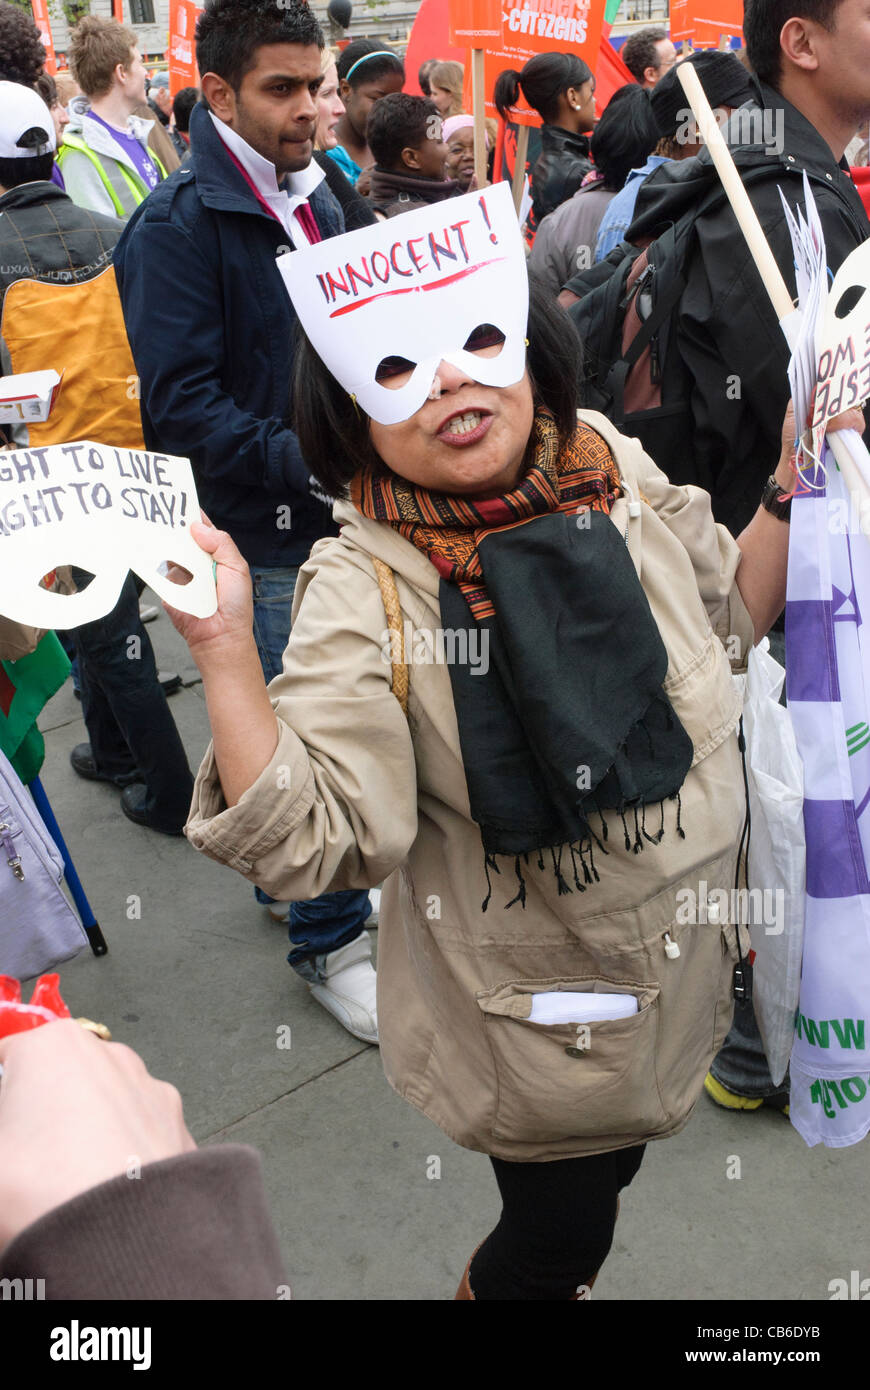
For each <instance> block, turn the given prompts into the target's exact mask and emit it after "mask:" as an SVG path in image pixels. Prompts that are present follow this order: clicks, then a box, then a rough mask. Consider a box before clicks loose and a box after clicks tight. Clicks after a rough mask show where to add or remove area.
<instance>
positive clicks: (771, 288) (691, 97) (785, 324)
mask: <svg viewBox="0 0 870 1390" xmlns="http://www.w3.org/2000/svg"><path fill="white" fill-rule="evenodd" d="M677 77H678V78H679V81H680V83H681V84H682V88H683V91H684V92H685V93H686V98H687V100H688V102H689V105H690V106H691V108H692V111H693V113H694V116H695V120H696V121H697V122H698V128H699V130H700V131H701V134H702V136H703V138H704V143H705V145H706V146H707V148H708V150H709V151H710V158H711V159H712V161H713V163H714V164H715V166H716V172H717V173H718V175H719V177H720V179H721V180H722V185H723V187H724V189H725V192H726V193H727V195H728V201H729V203H730V204H731V207H732V209H733V212H734V216H735V217H736V218H737V223H738V226H739V227H740V230H741V232H742V233H743V236H744V238H745V240H746V244H747V246H748V247H749V250H750V253H751V255H752V259H753V260H754V261H755V265H756V267H757V269H758V273H759V275H760V276H761V279H762V281H763V283H764V288H765V289H766V290H767V293H768V295H769V296H770V302H771V304H772V305H773V311H774V313H775V314H776V317H777V318H778V319H779V326H780V328H781V329H782V331H783V334H784V336H785V340H786V342H787V343H788V345H789V347H790V348H792V350H793V349H794V345H795V343H796V342H797V335H798V330H799V328H800V318H801V314H800V310H799V309H796V308H795V306H794V304H793V303H792V298H791V295H790V294H789V291H788V286H787V285H786V283H785V280H784V279H783V277H782V274H781V272H780V269H779V266H778V265H777V263H776V260H775V258H774V255H773V252H772V251H771V249H770V245H769V243H768V240H767V237H766V236H765V235H764V232H763V231H762V230H761V223H760V222H759V220H758V215H757V213H756V211H755V208H754V207H753V206H752V203H751V202H750V201H749V194H748V193H747V192H746V189H745V188H744V187H743V184H742V182H741V180H740V175H739V174H738V172H737V167H736V165H735V163H734V160H733V159H732V158H731V151H730V150H729V148H728V146H727V145H726V143H725V139H724V137H723V135H722V132H721V130H720V129H719V126H718V124H717V122H716V117H715V116H714V115H713V112H712V109H711V107H710V103H709V101H708V100H707V98H706V96H705V94H704V89H703V87H702V86H701V83H700V81H699V79H698V74H697V72H696V71H695V69H694V68H693V67H692V64H691V63H680V64H679V65H678V66H677ZM747 349H748V350H749V351H751V345H749V344H747ZM802 423H803V422H802ZM826 438H827V442H828V446H829V448H830V450H831V453H832V454H833V455H834V458H835V460H836V462H837V466H838V467H839V469H840V472H841V473H842V475H843V479H844V481H845V483H846V488H847V490H848V491H849V492H850V493H857V494H858V496H859V497H861V498H867V499H868V501H870V488H868V486H867V484H866V483H865V482H864V479H863V477H862V476H861V474H860V473H859V471H858V469H857V468H856V467H855V464H854V463H853V462H852V458H851V456H850V454H849V451H848V449H847V448H846V445H845V444H844V443H843V441H842V440H841V439H840V438H839V437H838V432H837V431H836V430H833V431H832V432H831V434H830V435H828V436H826ZM868 510H870V509H868V508H867V507H859V508H858V514H859V519H860V525H861V530H862V531H863V532H864V534H865V536H870V516H868V515H867V512H868Z"/></svg>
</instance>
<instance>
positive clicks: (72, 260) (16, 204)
mask: <svg viewBox="0 0 870 1390" xmlns="http://www.w3.org/2000/svg"><path fill="white" fill-rule="evenodd" d="M123 230H124V227H123V223H121V222H119V221H118V219H117V217H104V216H103V215H102V214H101V213H98V212H91V211H90V210H89V209H88V208H80V207H77V205H76V204H75V203H74V202H73V201H72V199H71V198H69V197H68V196H67V194H66V193H64V191H63V189H61V188H58V186H57V184H56V183H50V182H49V181H48V180H45V181H44V182H39V183H24V184H21V186H20V187H19V188H10V189H9V192H8V193H4V194H3V196H2V198H0V303H2V300H3V298H4V297H5V294H6V291H7V290H8V289H9V286H10V285H14V283H15V281H16V280H46V281H49V282H50V283H51V284H57V285H77V284H80V283H81V282H82V281H83V280H91V279H92V278H93V277H94V276H95V275H99V274H100V272H101V271H103V270H105V268H106V266H107V265H109V264H110V263H111V260H112V250H113V248H114V246H115V243H116V242H117V240H118V238H119V236H120V235H121V233H122V231H123Z"/></svg>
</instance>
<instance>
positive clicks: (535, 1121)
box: [186, 412, 753, 1161]
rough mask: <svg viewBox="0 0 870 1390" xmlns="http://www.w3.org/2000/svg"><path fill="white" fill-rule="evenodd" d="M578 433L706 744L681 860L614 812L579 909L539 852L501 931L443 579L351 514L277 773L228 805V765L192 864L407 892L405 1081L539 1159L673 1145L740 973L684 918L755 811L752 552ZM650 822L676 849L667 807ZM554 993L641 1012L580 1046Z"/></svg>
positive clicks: (392, 912)
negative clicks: (747, 797)
mask: <svg viewBox="0 0 870 1390" xmlns="http://www.w3.org/2000/svg"><path fill="white" fill-rule="evenodd" d="M580 418H581V420H582V421H583V422H585V423H586V424H587V425H589V426H590V427H591V428H593V429H595V430H596V431H598V432H599V433H600V434H601V435H602V436H603V437H604V439H605V440H606V441H607V442H608V444H609V446H610V448H611V450H612V453H613V455H614V458H615V459H616V462H617V464H618V467H619V469H620V472H621V474H622V477H623V480H624V483H625V485H626V494H627V495H626V496H625V497H622V498H620V499H619V500H618V501H617V502H616V504H615V506H614V508H613V512H612V514H611V519H612V522H613V525H614V526H616V527H617V528H618V530H619V531H620V533H621V534H622V535H623V536H624V537H625V539H626V544H627V545H628V549H629V552H630V554H631V557H632V560H633V561H634V564H635V566H636V568H637V571H638V574H639V576H640V579H641V582H642V584H643V587H644V590H645V592H646V595H647V598H648V600H649V603H650V606H651V608H652V612H653V615H654V617H655V619H656V622H657V623H658V626H659V630H660V632H661V635H662V638H663V639H664V642H665V646H666V648H667V651H668V654H669V669H668V675H667V681H666V689H667V693H668V695H669V697H670V699H671V701H672V704H673V706H674V709H675V710H676V712H677V714H678V716H679V718H680V720H681V721H682V723H683V726H684V727H685V729H686V731H687V732H688V733H689V735H690V737H691V738H692V741H693V744H694V748H695V757H694V763H693V766H692V769H691V771H690V772H689V775H688V777H687V779H686V782H685V784H684V786H683V789H682V794H681V795H682V824H683V827H684V830H685V839H681V838H680V837H679V836H678V835H677V833H676V826H675V821H676V805H675V803H672V802H666V803H665V812H664V826H665V835H664V838H663V839H662V841H661V843H660V844H659V845H658V846H655V847H654V846H652V845H650V844H648V843H645V847H644V851H643V853H640V854H635V853H633V852H632V851H631V850H628V851H627V850H626V848H625V837H624V833H623V828H622V824H621V822H620V819H619V817H618V816H617V814H616V813H615V812H613V813H608V814H607V821H608V826H609V836H608V840H607V844H606V848H607V850H608V851H609V852H608V854H607V856H606V857H604V856H602V855H601V854H599V853H598V852H597V851H596V859H595V862H596V868H597V869H598V872H599V874H600V882H598V883H595V884H593V885H591V886H589V887H588V888H587V889H586V891H584V892H582V893H581V892H578V891H576V889H574V891H572V892H571V893H570V894H563V895H561V896H560V895H559V894H558V893H557V886H556V882H555V880H554V876H553V872H552V868H551V865H550V864H549V862H546V857H545V862H546V868H545V869H544V870H543V871H541V870H540V869H539V868H538V867H537V857H536V856H535V855H530V856H529V862H528V865H527V866H525V867H524V869H523V873H524V876H525V879H526V883H527V889H528V896H527V901H526V906H525V909H523V908H522V907H521V906H520V905H519V904H516V905H515V906H513V907H511V908H510V909H508V910H506V909H505V904H506V903H507V902H508V901H509V899H510V898H511V897H513V896H514V893H515V891H516V881H515V878H514V874H513V870H512V866H511V863H510V861H509V860H508V861H504V864H503V872H502V873H501V874H499V875H494V876H493V894H492V898H491V901H490V904H489V907H488V909H487V911H486V913H482V912H481V903H482V901H483V899H484V897H485V895H486V880H485V876H484V857H483V851H482V847H481V840H480V834H479V831H478V829H477V827H476V825H475V823H474V822H473V821H472V820H471V817H470V814H469V804H468V793H467V788H466V782H465V776H464V773H463V767H462V762H461V759H460V751H459V737H458V730H457V723H456V715H455V712H454V706H453V699H452V694H451V686H450V674H449V671H448V669H447V667H446V665H445V664H444V662H443V660H442V661H439V660H438V659H437V653H438V651H439V644H438V643H437V641H436V640H435V637H434V634H435V632H436V630H437V629H438V628H439V626H440V612H439V603H438V585H439V578H438V574H437V572H436V570H435V568H434V567H433V565H432V564H431V563H430V562H429V560H428V559H427V558H426V556H425V555H423V554H422V553H421V552H420V551H418V550H417V549H416V548H415V547H414V546H413V545H411V544H410V543H409V542H408V541H406V540H405V539H403V538H402V537H401V536H399V535H398V534H397V533H396V532H395V531H394V530H393V529H391V528H390V527H389V526H386V525H382V524H380V523H378V522H374V521H371V520H368V519H367V518H365V517H363V516H361V515H359V513H357V512H356V511H355V509H354V508H353V507H352V506H351V505H350V504H349V503H346V502H340V503H338V504H336V512H335V514H336V517H337V519H338V521H339V522H340V523H341V524H342V532H341V535H340V536H339V537H338V538H336V539H328V540H323V541H320V542H318V543H317V544H316V545H315V546H314V549H313V550H312V553H311V557H310V559H309V560H308V562H307V563H306V564H305V565H304V566H303V567H302V569H301V571H300V575H299V581H298V585H297V588H296V596H295V601H294V606H293V631H292V634H291V637H290V642H289V645H288V647H287V650H286V652H285V655H284V671H283V674H282V675H281V676H279V677H278V678H277V679H276V680H274V681H273V682H272V684H271V686H270V695H271V697H272V704H273V706H274V709H275V714H276V717H277V719H278V726H279V731H280V738H279V742H278V747H277V749H276V751H275V755H274V757H273V758H272V761H271V763H270V764H269V765H268V767H266V768H265V769H264V771H263V773H262V774H261V776H260V777H259V778H258V779H257V781H256V782H255V783H254V785H253V786H252V787H251V788H250V789H249V790H248V791H247V792H246V793H245V795H244V796H243V797H242V799H241V801H240V802H239V803H238V805H236V806H234V807H232V808H229V809H228V808H227V807H226V804H225V802H224V799H223V796H222V792H221V787H220V783H219V781H218V777H217V773H216V768H215V763H214V759H213V755H212V751H211V749H209V751H208V753H207V754H206V757H205V759H204V761H203V764H202V766H201V768H200V770H199V775H198V777H197V779H196V786H195V790H194V799H193V805H192V809H191V815H190V819H189V821H188V824H187V827H186V834H187V836H188V839H189V840H190V841H191V843H192V844H193V845H194V846H195V847H196V848H197V849H199V850H201V851H202V852H203V853H205V854H208V855H209V856H211V857H212V858H213V859H216V860H218V861H219V862H220V863H222V864H227V865H229V866H230V867H231V868H233V869H235V870H237V872H239V873H241V874H243V875H244V876H245V877H246V878H248V879H250V880H251V881H252V882H254V883H257V884H259V885H260V886H261V887H262V888H264V889H266V890H267V891H268V892H270V893H272V894H273V895H274V896H275V897H277V898H282V899H285V898H286V899H304V898H312V897H316V896H317V895H318V894H319V893H323V892H325V891H326V890H327V889H332V890H335V889H340V888H363V887H371V886H374V885H376V884H379V883H381V882H382V881H383V880H385V879H386V880H387V882H386V886H385V891H384V895H383V899H382V905H381V913H380V932H379V946H378V1013H379V1027H380V1036H381V1052H382V1057H383V1062H384V1068H385V1071H386V1074H387V1078H388V1080H389V1081H390V1083H391V1085H392V1086H393V1087H394V1088H395V1089H396V1090H397V1091H398V1092H399V1094H401V1095H403V1096H405V1098H406V1099H407V1100H409V1101H410V1102H411V1104H412V1105H415V1106H417V1107H418V1108H419V1109H420V1110H422V1111H423V1112H424V1113H425V1114H426V1115H428V1116H430V1117H431V1119H433V1120H434V1121H435V1122H436V1124H438V1125H440V1126H441V1128H442V1129H443V1130H444V1131H445V1132H446V1133H447V1134H448V1135H449V1136H450V1137H451V1138H452V1139H454V1140H455V1141H456V1142H457V1143H458V1144H462V1145H464V1146H466V1147H468V1148H471V1149H478V1150H481V1151H483V1152H485V1153H489V1154H494V1155H496V1156H499V1157H502V1158H505V1159H514V1160H523V1161H537V1160H547V1159H555V1158H567V1157H580V1156H583V1155H587V1154H594V1153H600V1152H604V1151H607V1150H611V1149H618V1148H623V1147H626V1146H629V1145H633V1144H638V1143H641V1142H643V1141H645V1140H649V1139H656V1138H663V1137H665V1136H667V1135H670V1134H674V1133H676V1131H677V1130H679V1129H680V1128H681V1127H682V1126H683V1125H684V1124H685V1123H686V1121H687V1119H688V1117H689V1115H690V1113H691V1111H692V1108H693V1106H694V1105H695V1102H696V1100H697V1098H698V1095H699V1093H700V1090H701V1086H702V1082H703V1078H704V1075H705V1073H706V1071H707V1068H708V1066H709V1063H710V1061H711V1059H712V1057H713V1056H714V1054H715V1053H716V1051H717V1050H718V1048H719V1046H720V1044H721V1042H722V1040H723V1038H724V1037H725V1034H726V1032H727V1030H728V1027H729V1026H730V1021H731V1012H732V1001H731V980H732V971H733V966H734V963H735V960H736V958H737V952H736V929H735V927H734V926H733V925H731V924H730V923H728V922H715V923H714V922H711V921H710V920H709V918H708V917H707V915H706V914H705V913H704V912H703V911H702V910H699V911H698V912H697V913H696V914H694V916H695V917H696V918H697V920H693V921H689V922H688V923H687V922H686V920H685V919H686V916H687V913H686V911H685V904H686V902H687V901H690V900H688V899H687V898H686V896H685V894H684V895H683V897H682V898H681V899H679V900H678V898H677V894H678V892H679V891H680V890H681V889H689V890H691V891H692V892H693V893H694V894H695V895H696V896H697V897H698V898H699V902H700V901H702V900H703V896H704V893H705V886H706V890H707V891H710V890H712V889H714V888H726V889H727V888H730V887H731V886H732V885H733V882H734V867H735V859H736V849H737V842H738V838H739V834H740V829H741V826H742V821H743V814H744V798H743V788H742V776H741V766H740V755H739V751H738V747H737V738H736V735H735V728H736V725H737V723H738V720H739V716H740V697H739V695H738V693H737V690H736V687H735V683H734V681H733V680H732V675H731V666H732V665H734V667H735V669H738V668H740V667H741V666H742V665H743V664H744V663H745V657H746V654H747V653H748V651H749V648H750V645H751V643H752V641H753V628H752V622H751V620H750V617H749V614H748V613H747V611H746V608H745V606H744V604H743V602H742V600H741V598H740V595H739V593H738V590H737V588H736V585H735V573H736V570H737V566H738V563H739V560H740V551H739V550H738V548H737V545H736V544H735V542H734V540H733V539H732V538H731V537H730V535H729V534H728V533H727V531H725V530H724V528H722V527H720V526H717V525H715V524H714V521H713V518H712V514H711V511H710V501H709V498H708V496H707V494H706V493H704V492H702V491H700V490H699V489H697V488H692V487H674V486H672V485H671V484H670V483H669V482H668V480H667V478H666V477H665V475H664V474H663V473H661V472H660V471H659V470H658V469H657V468H656V466H655V465H654V464H653V462H652V461H651V459H649V458H648V457H647V456H646V455H645V454H644V453H643V451H642V449H641V447H640V445H639V444H637V443H636V442H635V441H633V440H630V439H626V438H624V437H622V436H621V435H619V434H618V433H617V431H616V430H615V429H614V427H613V426H612V425H611V424H610V423H609V422H608V421H607V420H606V419H605V418H604V417H603V416H600V415H597V414H594V413H591V412H581V414H580ZM641 496H642V497H643V499H644V500H643V501H642V502H641V505H640V507H639V508H631V507H630V499H631V498H640V497H641ZM631 510H634V511H637V512H638V513H639V514H638V515H636V516H632V515H630V511H631ZM372 556H375V557H379V558H380V559H382V560H384V561H386V563H387V564H388V565H390V566H391V568H392V570H393V571H394V574H395V576H396V582H397V586H398V593H399V598H400V601H401V607H402V616H403V619H404V621H405V623H408V624H410V628H409V629H407V631H409V632H410V633H412V634H413V635H414V636H413V639H412V642H411V644H410V652H409V656H410V699H409V709H408V718H407V719H406V718H405V715H404V714H403V713H402V710H401V708H400V706H399V703H398V701H397V699H396V698H395V696H394V695H393V694H392V690H391V677H392V668H391V663H390V641H389V633H388V630H387V621H386V617H385V612H384V605H383V600H382V597H381V591H380V589H379V587H378V584H377V580H376V578H375V574H374V570H373V566H372V558H371V557H372ZM603 579H604V581H605V582H606V577H603ZM546 621H547V614H546V613H542V614H541V622H542V623H545V622H546ZM418 634H423V635H426V634H428V637H427V638H426V640H420V641H417V640H416V638H417V635H418ZM625 641H626V643H627V644H628V643H630V641H631V633H630V632H626V634H625ZM441 650H442V651H444V650H445V649H444V648H441ZM430 652H431V653H434V654H435V656H434V659H431V660H428V659H426V656H427V653H430ZM415 653H416V658H415ZM729 658H731V660H729ZM570 675H571V673H570V671H566V672H565V679H566V680H570ZM648 814H649V813H648ZM651 814H652V816H653V817H654V818H655V824H654V825H653V826H652V829H653V830H656V829H657V828H658V814H659V812H658V808H657V807H656V808H653V809H652V812H651ZM681 905H682V910H681ZM688 915H689V916H692V915H693V914H691V913H689V914H688ZM671 943H675V945H676V948H678V954H677V953H675V948H674V945H672V944H671ZM666 948H667V949H666ZM743 949H744V952H745V951H746V949H748V940H747V937H746V933H745V931H744V936H743ZM551 990H572V991H574V990H576V991H589V990H591V991H597V992H610V993H623V992H628V993H630V994H633V995H635V997H636V998H637V1001H638V1012H637V1013H636V1014H634V1015H632V1016H630V1017H628V1018H623V1019H616V1020H607V1021H604V1022H600V1023H597V1024H591V1025H587V1029H586V1032H585V1033H583V1034H580V1033H578V1029H577V1027H576V1026H575V1025H574V1024H570V1023H569V1024H558V1025H552V1026H544V1025H540V1024H536V1023H532V1022H530V1021H529V1020H528V1015H529V1012H530V1008H531V1002H532V996H533V995H534V994H535V993H536V992H539V991H551Z"/></svg>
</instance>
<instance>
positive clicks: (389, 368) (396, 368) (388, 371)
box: [375, 357, 417, 391]
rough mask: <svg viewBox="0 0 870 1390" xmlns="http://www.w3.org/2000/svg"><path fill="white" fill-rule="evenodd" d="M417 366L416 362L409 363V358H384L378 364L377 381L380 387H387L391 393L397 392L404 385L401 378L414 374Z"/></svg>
mask: <svg viewBox="0 0 870 1390" xmlns="http://www.w3.org/2000/svg"><path fill="white" fill-rule="evenodd" d="M416 365H417V364H416V362H409V361H408V359H407V357H383V358H381V361H380V362H379V363H378V369H377V371H376V372H375V381H376V382H377V383H378V385H379V386H387V387H389V389H390V390H391V391H395V390H396V389H397V387H399V386H401V385H402V382H401V381H400V380H399V378H400V377H403V376H407V375H408V373H409V372H413V370H414V368H415V367H416Z"/></svg>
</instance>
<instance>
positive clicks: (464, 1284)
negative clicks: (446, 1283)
mask: <svg viewBox="0 0 870 1390" xmlns="http://www.w3.org/2000/svg"><path fill="white" fill-rule="evenodd" d="M474 1253H475V1255H476V1254H477V1251H475V1252H474ZM473 1259H474V1255H472V1257H471V1260H473ZM471 1260H469V1261H468V1264H467V1265H466V1266H465V1273H464V1274H463V1276H462V1281H461V1283H460V1285H459V1288H458V1289H457V1290H456V1296H455V1298H454V1299H453V1302H454V1303H456V1301H457V1300H459V1301H462V1300H464V1301H465V1302H468V1300H469V1299H470V1300H471V1302H472V1303H474V1302H475V1301H476V1300H475V1297H474V1294H473V1293H472V1292H471V1284H470V1283H469V1282H468V1272H469V1270H470V1269H471Z"/></svg>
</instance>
